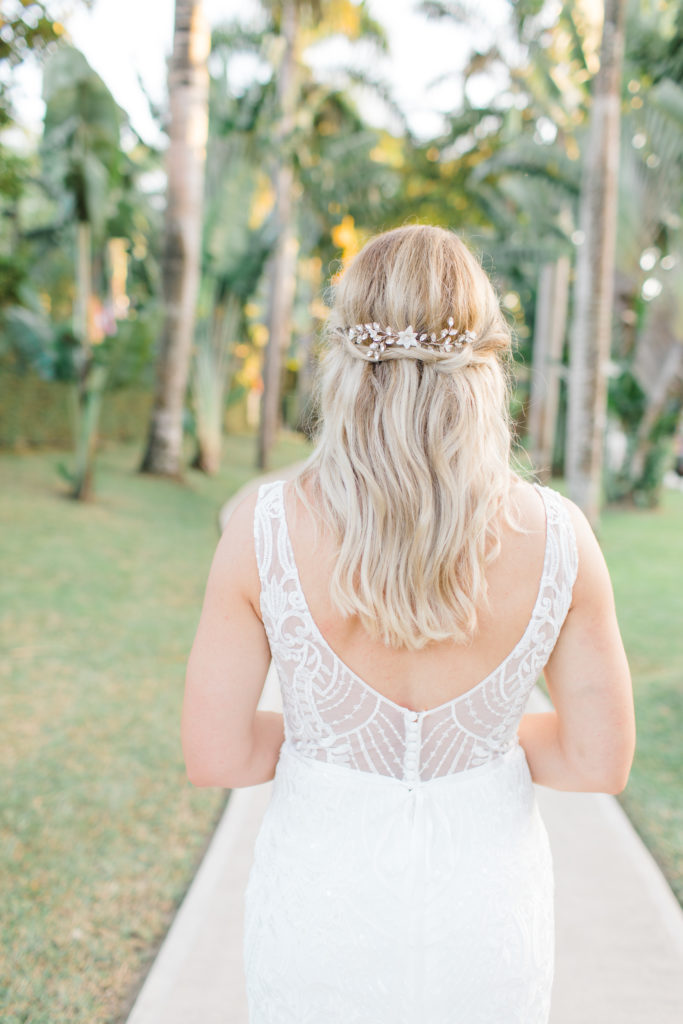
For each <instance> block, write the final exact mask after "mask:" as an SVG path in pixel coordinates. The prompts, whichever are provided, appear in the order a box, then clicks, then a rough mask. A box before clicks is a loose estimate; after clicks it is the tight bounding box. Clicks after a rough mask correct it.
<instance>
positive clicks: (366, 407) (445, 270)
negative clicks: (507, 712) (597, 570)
mask: <svg viewBox="0 0 683 1024" xmlns="http://www.w3.org/2000/svg"><path fill="white" fill-rule="evenodd" d="M449 317H453V319H454V322H455V326H456V328H458V330H460V331H465V330H470V331H473V332H475V334H476V340H475V341H474V343H473V344H472V345H468V346H467V347H466V348H465V349H463V350H462V351H453V352H451V353H444V352H435V351H427V350H421V351H420V350H419V349H416V348H409V349H404V348H396V347H392V348H391V349H389V350H387V351H386V352H385V353H383V356H382V360H381V361H380V362H377V363H370V362H368V361H367V360H366V359H365V358H363V355H362V353H361V352H359V351H358V347H357V346H356V345H354V343H353V342H352V341H350V340H349V338H348V328H349V327H351V326H353V325H355V324H360V323H368V322H377V323H379V324H380V325H382V326H389V327H391V328H393V329H394V330H402V329H404V328H406V327H408V326H409V325H410V326H412V327H413V329H414V330H415V331H416V332H420V331H423V332H431V331H440V329H441V328H442V327H444V326H445V325H446V324H447V322H448V318H449ZM324 338H325V342H326V345H325V351H324V355H323V358H322V361H321V373H320V378H319V385H318V387H319V395H318V401H319V409H320V415H321V424H320V428H319V433H318V437H317V444H316V448H315V450H314V452H313V454H312V456H311V457H310V458H309V459H308V460H307V462H306V464H305V466H304V467H303V469H302V471H301V472H300V473H299V475H298V476H297V477H296V478H295V482H294V486H295V490H296V493H297V495H298V496H299V498H300V499H301V500H302V502H303V503H304V505H305V506H306V507H307V508H308V509H309V510H310V511H312V512H313V513H314V514H315V513H317V515H318V516H319V517H320V519H321V521H322V522H324V523H325V524H327V525H328V526H329V527H331V529H332V533H333V536H334V538H335V540H336V543H337V548H338V557H337V558H336V562H335V567H334V571H333V574H332V578H331V581H330V596H331V599H332V602H333V604H334V606H335V607H336V608H337V609H338V610H339V612H340V613H341V614H342V615H343V616H344V617H348V616H351V615H357V616H358V617H359V620H360V622H361V623H362V624H363V626H364V627H365V629H366V630H367V631H368V633H369V634H370V635H371V636H373V637H374V638H376V639H380V638H381V639H382V641H383V642H384V643H385V644H387V645H389V646H391V647H406V648H411V649H414V650H417V649H419V648H422V647H424V646H425V645H426V644H428V643H429V642H431V641H440V640H447V639H450V640H453V641H455V642H460V643H462V642H466V641H468V640H470V639H471V637H472V635H473V633H474V631H475V629H476V625H477V611H476V610H477V607H479V606H480V604H482V602H483V603H485V602H486V597H487V585H486V576H485V568H486V565H487V564H488V563H489V562H490V561H491V560H492V559H493V558H494V557H495V556H496V554H497V553H498V551H499V550H500V534H501V526H502V522H503V521H505V520H507V521H510V522H512V517H511V510H510V490H509V488H510V468H509V459H510V425H509V419H508V378H507V374H506V370H505V366H504V360H505V359H506V357H507V356H508V354H509V352H510V347H511V339H510V331H509V328H508V326H507V324H506V322H505V320H504V318H503V316H502V313H501V311H500V307H499V304H498V301H497V299H496V296H495V293H494V291H493V288H492V286H491V283H490V281H489V279H488V277H487V276H486V274H485V272H484V271H483V269H482V267H481V266H480V264H479V263H478V261H477V260H476V259H475V257H474V256H473V255H472V254H471V253H470V251H469V250H468V249H467V247H466V246H465V245H464V244H463V242H461V241H460V239H459V238H458V237H457V236H456V235H455V234H453V233H452V232H450V231H445V230H443V229H442V228H437V227H430V226H426V225H414V226H409V227H403V228H398V229H396V230H394V231H388V232H386V233H385V234H382V235H378V236H377V237H375V238H373V239H371V241H370V242H368V243H367V245H366V246H365V247H364V248H363V249H362V250H361V252H360V253H359V254H358V255H357V256H356V258H355V259H354V260H353V262H352V263H351V264H350V265H349V267H348V268H347V269H346V271H345V272H344V274H343V276H342V277H341V279H340V281H339V282H338V284H337V285H336V287H335V290H334V302H333V306H332V309H331V312H330V315H329V317H328V320H327V323H326V326H325V331H324ZM306 481H310V483H311V485H312V489H313V492H314V494H315V498H316V507H315V508H312V506H311V504H310V502H309V501H308V499H307V496H306V493H305V491H304V483H305V482H306Z"/></svg>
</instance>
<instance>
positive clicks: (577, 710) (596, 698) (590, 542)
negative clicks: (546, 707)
mask: <svg viewBox="0 0 683 1024" xmlns="http://www.w3.org/2000/svg"><path fill="white" fill-rule="evenodd" d="M567 505H568V507H569V510H570V514H571V517H572V521H573V523H574V529H575V532H576V540H577V546H578V552H579V569H578V575H577V578H576V583H575V584H574V591H573V595H572V606H571V608H570V610H569V613H568V615H567V618H566V620H565V623H564V626H563V627H562V631H561V632H560V636H559V639H558V641H557V644H556V645H555V649H554V650H553V653H552V655H551V657H550V660H549V661H548V664H547V665H546V668H545V671H544V675H545V680H546V683H547V685H548V691H549V693H550V697H551V700H552V702H553V706H554V711H549V712H545V713H542V714H531V715H524V717H523V718H522V721H521V724H520V729H519V741H520V743H521V745H522V746H523V747H524V750H525V753H526V756H527V761H528V762H529V768H530V769H531V777H532V779H533V780H534V782H537V783H539V784H540V785H542V786H550V787H551V788H553V789H566V790H573V791H589V792H599V793H620V792H621V791H622V790H623V788H624V787H625V785H626V782H627V780H628V775H629V771H630V768H631V762H632V761H633V752H634V748H635V718H634V712H633V692H632V687H631V676H630V673H629V668H628V663H627V661H626V654H625V652H624V645H623V643H622V640H621V635H620V633H619V626H618V624H617V617H616V611H615V607H614V595H613V593H612V584H611V582H610V578H609V573H608V571H607V566H606V565H605V560H604V558H603V555H602V552H601V551H600V547H599V545H598V542H597V540H596V539H595V536H594V534H593V531H592V530H591V528H590V526H589V524H588V521H587V520H586V518H585V516H584V515H583V513H582V512H580V510H579V509H578V508H577V507H576V506H575V505H573V504H572V503H571V502H567Z"/></svg>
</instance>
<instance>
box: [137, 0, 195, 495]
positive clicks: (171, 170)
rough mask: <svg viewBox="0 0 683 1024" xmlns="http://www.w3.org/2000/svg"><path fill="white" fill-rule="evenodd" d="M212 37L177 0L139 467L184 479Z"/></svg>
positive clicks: (189, 0) (188, 3) (187, 0)
mask: <svg viewBox="0 0 683 1024" xmlns="http://www.w3.org/2000/svg"><path fill="white" fill-rule="evenodd" d="M209 48H210V35H209V29H208V25H207V23H206V20H205V18H204V12H203V9H202V2H201V0H176V5H175V27H174V33H173V56H172V58H171V61H170V65H169V76H168V91H169V101H170V115H171V116H170V125H169V147H168V152H167V157H166V169H167V176H168V185H167V192H166V196H167V199H166V219H165V233H164V249H163V257H162V274H163V292H164V303H165V316H164V325H163V328H162V335H161V349H160V352H159V357H158V360H157V383H156V394H155V400H154V408H153V410H152V417H151V421H150V426H149V435H148V440H147V450H146V452H145V456H144V459H143V462H142V466H141V469H142V471H143V472H147V473H158V474H162V475H164V476H179V475H180V473H181V460H182V441H183V409H184V404H185V392H186V390H187V379H188V373H189V368H190V355H191V351H192V340H193V334H194V322H195V306H196V302H197V293H198V290H199V275H200V266H201V241H202V207H203V192H204V166H205V163H206V143H207V137H208V96H209V73H208V64H207V61H208V55H209Z"/></svg>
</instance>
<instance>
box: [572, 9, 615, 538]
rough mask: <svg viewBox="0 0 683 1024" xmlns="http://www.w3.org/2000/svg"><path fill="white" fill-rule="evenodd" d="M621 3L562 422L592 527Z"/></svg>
mask: <svg viewBox="0 0 683 1024" xmlns="http://www.w3.org/2000/svg"><path fill="white" fill-rule="evenodd" d="M625 7H626V0H605V5H604V25H603V31H602V43H601V47H600V70H599V72H598V74H597V76H596V78H595V83H594V94H593V101H592V109H591V117H590V131H589V137H588V144H587V146H586V150H585V154H584V168H583V181H582V185H581V201H580V214H579V227H580V229H581V232H582V235H583V242H582V244H581V246H580V248H579V252H578V257H577V264H576V284H575V289H574V319H573V323H572V332H571V347H570V371H569V403H568V423H567V457H566V461H567V479H568V484H569V495H570V497H571V498H572V499H573V500H574V501H575V502H576V503H577V504H578V505H579V506H580V508H581V509H582V510H583V511H584V513H585V514H586V516H587V517H588V519H589V521H590V522H591V524H592V525H593V527H594V528H597V527H598V524H599V518H600V505H601V496H602V465H603V450H604V440H605V427H606V422H607V368H608V362H609V356H610V342H611V334H612V330H611V328H612V302H613V295H614V248H615V238H616V223H617V221H616V214H617V185H618V181H617V177H618V166H619V107H620V98H621V92H620V83H621V65H622V57H623V50H624V13H625Z"/></svg>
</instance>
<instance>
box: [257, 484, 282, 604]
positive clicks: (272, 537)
mask: <svg viewBox="0 0 683 1024" xmlns="http://www.w3.org/2000/svg"><path fill="white" fill-rule="evenodd" d="M282 487H283V481H282V480H268V481H266V483H263V484H261V485H260V487H259V489H258V494H257V498H256V504H255V506H254V548H255V551H256V564H257V566H258V572H259V579H260V581H261V608H262V609H263V599H264V594H265V593H267V592H268V591H269V589H270V586H269V585H270V582H271V580H272V579H273V577H276V578H279V577H280V576H281V574H282V573H281V569H282V566H281V561H282V560H281V557H280V538H281V523H282V497H281V495H282Z"/></svg>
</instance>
